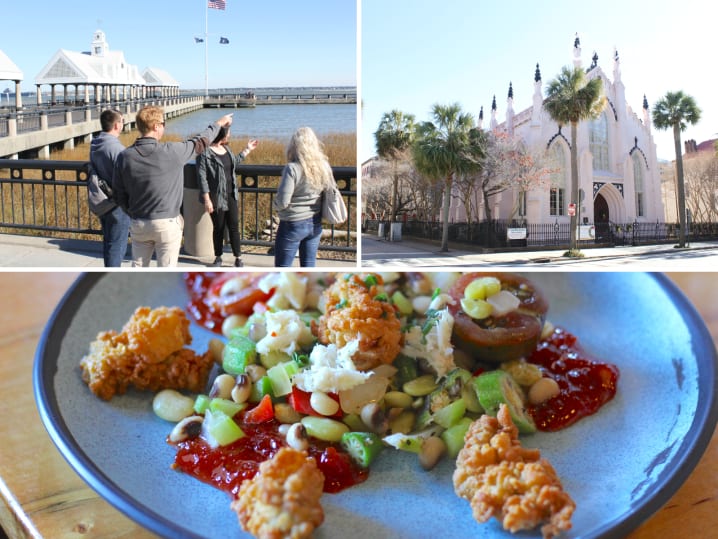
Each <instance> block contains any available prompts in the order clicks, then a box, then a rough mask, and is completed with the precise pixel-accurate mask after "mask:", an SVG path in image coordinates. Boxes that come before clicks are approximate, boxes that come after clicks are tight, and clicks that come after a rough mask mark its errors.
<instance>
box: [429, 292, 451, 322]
mask: <svg viewBox="0 0 718 539" xmlns="http://www.w3.org/2000/svg"><path fill="white" fill-rule="evenodd" d="M449 303H454V299H453V298H452V297H451V296H450V295H449V294H437V295H436V297H434V298H432V299H431V303H429V309H433V310H435V311H438V310H440V309H443V308H444V307H446V306H447V305H448V304H449ZM452 320H453V319H452Z"/></svg>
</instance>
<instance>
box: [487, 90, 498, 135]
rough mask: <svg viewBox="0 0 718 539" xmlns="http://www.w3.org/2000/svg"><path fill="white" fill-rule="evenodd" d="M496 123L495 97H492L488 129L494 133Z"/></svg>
mask: <svg viewBox="0 0 718 539" xmlns="http://www.w3.org/2000/svg"><path fill="white" fill-rule="evenodd" d="M498 125H499V124H498V122H497V121H496V95H494V100H493V101H492V102H491V123H490V124H489V127H490V128H491V130H492V131H496V126H498Z"/></svg>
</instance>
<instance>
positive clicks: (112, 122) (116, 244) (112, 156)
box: [90, 109, 130, 268]
mask: <svg viewBox="0 0 718 539" xmlns="http://www.w3.org/2000/svg"><path fill="white" fill-rule="evenodd" d="M100 126H101V127H102V132H101V133H100V134H99V135H97V136H96V137H93V138H92V142H91V143H90V165H91V166H92V171H93V172H94V173H95V174H97V176H98V177H99V178H101V179H102V180H104V181H105V182H106V183H107V184H108V185H112V174H113V169H114V167H115V161H116V160H117V156H118V155H120V154H121V153H122V152H123V151H124V149H125V147H124V146H123V145H122V143H121V142H120V140H119V138H118V137H119V135H120V133H121V132H122V128H123V126H124V120H123V118H122V113H121V112H119V111H116V110H112V109H108V110H104V111H102V114H100ZM106 194H107V193H106ZM98 217H99V219H100V224H101V225H102V257H103V258H104V261H105V267H116V268H119V267H120V266H121V265H122V259H123V258H124V257H125V252H126V251H127V238H128V236H129V233H130V218H129V217H128V216H127V214H126V213H125V210H123V209H122V208H121V207H119V206H118V205H117V204H116V203H113V202H112V200H111V199H109V198H108V201H107V203H106V208H105V209H103V211H102V213H100V214H99V215H98Z"/></svg>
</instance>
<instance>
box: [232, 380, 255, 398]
mask: <svg viewBox="0 0 718 539" xmlns="http://www.w3.org/2000/svg"><path fill="white" fill-rule="evenodd" d="M251 393H252V380H250V378H249V376H248V375H246V374H238V375H237V378H235V379H234V387H233V388H232V393H231V396H232V400H233V401H234V402H237V403H240V404H241V403H243V402H247V400H248V399H249V395H250V394H251Z"/></svg>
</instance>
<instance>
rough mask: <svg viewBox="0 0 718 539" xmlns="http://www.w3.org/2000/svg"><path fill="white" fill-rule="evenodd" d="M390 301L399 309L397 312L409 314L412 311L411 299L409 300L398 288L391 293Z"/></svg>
mask: <svg viewBox="0 0 718 539" xmlns="http://www.w3.org/2000/svg"><path fill="white" fill-rule="evenodd" d="M391 302H392V303H393V304H394V305H395V306H396V308H397V309H399V313H400V314H402V315H404V316H409V315H410V314H411V313H413V312H414V307H413V305H412V304H411V301H409V299H408V298H407V297H406V296H405V295H404V294H402V293H401V291H400V290H397V291H396V292H394V293H393V294H392V295H391Z"/></svg>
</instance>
